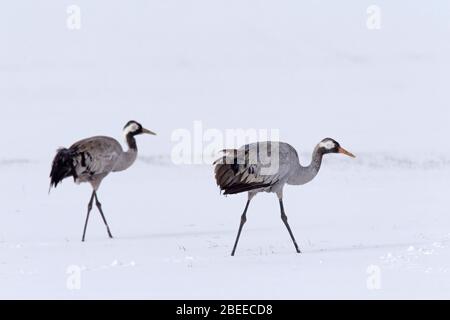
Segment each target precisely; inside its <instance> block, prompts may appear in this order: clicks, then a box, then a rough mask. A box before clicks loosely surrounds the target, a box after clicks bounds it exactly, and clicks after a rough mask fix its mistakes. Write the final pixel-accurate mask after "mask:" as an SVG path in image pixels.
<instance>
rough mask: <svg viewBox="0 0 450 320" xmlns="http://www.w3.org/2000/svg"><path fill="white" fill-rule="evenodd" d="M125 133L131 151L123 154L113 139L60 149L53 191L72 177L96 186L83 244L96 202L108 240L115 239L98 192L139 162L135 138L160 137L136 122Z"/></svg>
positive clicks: (52, 176) (100, 138)
mask: <svg viewBox="0 0 450 320" xmlns="http://www.w3.org/2000/svg"><path fill="white" fill-rule="evenodd" d="M123 130H124V134H125V138H126V142H127V144H128V150H127V151H123V149H122V147H121V145H120V143H119V142H118V141H117V140H115V139H113V138H110V137H104V136H96V137H91V138H87V139H84V140H81V141H78V142H76V143H74V144H73V145H72V146H71V147H70V148H69V149H67V148H60V149H58V151H57V154H56V156H55V158H54V160H53V164H52V170H51V173H50V188H52V187H55V188H56V187H57V186H58V184H59V183H60V182H62V181H63V180H64V179H65V178H69V177H72V178H73V179H74V181H75V183H77V184H79V183H83V182H88V183H90V184H91V186H92V189H93V191H92V196H91V199H90V201H89V204H88V212H87V217H86V222H85V225H84V231H83V238H82V240H81V241H83V242H84V241H85V237H86V229H87V225H88V222H89V215H90V213H91V210H92V204H93V202H94V199H95V204H96V206H97V208H98V210H99V211H100V214H101V216H102V219H103V222H104V223H105V226H106V230H107V231H108V236H109V237H110V238H112V237H113V236H112V234H111V231H110V229H109V226H108V223H107V222H106V218H105V215H104V214H103V210H102V205H101V203H100V202H99V200H98V196H97V191H98V189H99V187H100V184H101V183H102V181H103V179H104V178H105V177H106V176H107V175H108V174H110V173H111V172H119V171H124V170H127V169H128V168H129V167H131V165H133V163H134V162H135V161H136V158H137V154H138V149H137V144H136V139H135V136H137V135H140V134H151V135H156V134H155V133H154V132H152V131H150V130H147V129H145V128H143V127H142V125H141V124H139V123H138V122H136V121H129V122H128V123H127V124H126V125H125V127H124V129H123Z"/></svg>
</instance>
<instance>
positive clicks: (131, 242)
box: [0, 0, 450, 299]
mask: <svg viewBox="0 0 450 320" xmlns="http://www.w3.org/2000/svg"><path fill="white" fill-rule="evenodd" d="M376 2H377V3H375V4H376V5H378V6H379V8H380V9H381V15H382V16H381V17H382V20H381V21H382V22H381V23H382V28H381V29H380V30H369V29H367V27H366V19H367V13H366V10H367V8H368V7H369V5H373V4H374V3H373V2H372V1H359V0H358V1H357V0H352V1H345V2H344V3H343V2H339V1H331V0H330V1H312V0H311V1H296V0H282V1H276V2H275V1H273V2H270V1H256V0H226V1H225V0H195V1H181V0H168V1H153V0H152V1H130V2H129V3H127V4H124V3H123V1H106V0H99V1H95V2H93V1H88V0H74V1H71V2H70V3H64V2H63V3H62V2H61V1H56V0H54V1H45V2H39V3H38V2H36V1H32V0H23V1H12V2H9V3H7V4H6V3H5V4H2V5H1V9H2V10H0V39H1V41H2V43H3V44H2V50H0V116H1V119H2V122H1V125H0V136H1V139H0V150H1V151H0V177H1V179H0V192H1V194H2V196H1V201H0V298H63V299H67V298H75V299H78V298H180V299H196V298H202V299H215V298H221V299H238V298H247V299H258V298H261V299H263V298H264V299H275V298H286V299H298V298H369V299H372V298H373V299H379V298H450V208H449V206H448V194H449V192H450V179H449V178H450V146H449V143H448V137H449V136H450V129H449V126H448V122H449V119H450V108H449V107H448V106H449V101H450V99H449V90H448V83H449V74H450V63H449V62H450V58H449V57H450V45H449V43H448V41H447V39H448V36H449V33H450V19H449V12H450V3H449V2H448V1H444V0H442V1H438V0H435V1H431V2H430V3H427V4H426V5H425V4H423V2H422V1H406V0H403V1H395V2H393V1H385V0H383V1H381V0H380V1H376ZM69 4H75V5H78V6H79V7H80V9H81V14H82V16H81V17H82V18H81V23H82V28H81V30H79V31H70V30H68V29H67V27H66V18H67V13H66V9H67V6H68V5H69ZM130 119H135V120H138V121H140V122H142V123H143V124H144V125H145V126H146V127H148V128H149V129H151V130H154V131H156V132H157V133H158V136H156V137H139V141H138V145H139V148H140V151H141V157H140V158H139V160H138V162H137V163H136V164H135V166H134V167H133V168H132V169H130V170H129V171H127V172H124V173H121V174H113V175H111V176H109V177H108V178H107V179H106V180H105V182H104V184H103V185H102V188H101V190H100V192H99V197H100V200H101V201H102V203H103V207H104V210H105V213H106V216H107V218H108V221H109V224H110V226H111V229H112V232H113V234H114V235H115V239H113V240H109V239H107V236H106V231H105V230H104V226H103V224H102V222H101V219H100V216H99V214H98V213H97V211H94V214H93V215H92V218H91V223H90V225H89V229H88V236H87V242H86V243H81V241H80V240H81V235H82V228H83V224H84V219H85V214H86V206H87V202H88V200H89V195H90V188H89V186H87V185H83V186H76V185H74V184H73V183H72V182H71V181H69V180H67V181H66V182H65V183H63V185H62V186H61V187H59V188H58V189H56V190H52V192H51V193H50V195H49V194H48V185H49V179H48V174H49V170H50V163H51V160H52V157H53V156H54V153H55V150H56V148H57V147H59V146H68V145H70V144H71V143H72V142H74V141H76V140H78V139H80V138H84V137H88V136H91V135H96V134H104V135H110V136H113V137H117V138H120V134H121V132H120V131H121V128H122V127H123V125H124V124H125V123H126V122H127V121H128V120H130ZM197 120H198V121H201V123H202V124H203V126H204V128H205V129H211V128H212V129H219V130H225V129H236V128H254V129H279V130H280V138H281V139H282V140H283V141H287V142H289V143H291V144H292V145H293V146H295V147H296V148H298V149H299V150H300V152H301V154H302V162H303V163H304V164H306V163H307V162H308V157H309V155H310V151H309V152H308V150H311V149H312V148H313V147H314V145H315V144H316V143H317V142H318V141H320V139H322V138H325V137H327V136H330V137H333V138H335V139H336V140H338V141H339V142H341V143H342V145H343V146H344V147H345V148H347V149H348V150H349V151H351V152H353V153H355V154H356V155H357V156H358V157H357V159H355V160H353V159H350V158H344V157H340V156H337V155H332V156H329V157H328V158H327V159H326V161H325V163H324V165H323V168H322V170H321V172H320V173H319V176H318V177H317V178H316V179H315V180H314V181H313V182H311V183H310V184H308V185H306V186H303V187H287V188H286V190H285V206H286V212H287V215H288V217H289V219H290V224H291V227H292V228H293V231H294V233H295V235H296V237H297V240H298V242H299V244H300V246H301V248H302V250H303V254H302V255H298V254H295V252H294V248H293V245H292V243H291V241H290V238H289V235H288V233H287V231H286V230H285V227H284V225H283V224H282V222H281V219H280V214H279V208H278V202H277V200H276V198H275V197H274V196H273V195H270V194H261V195H258V197H257V198H255V200H254V201H253V202H252V204H251V207H250V209H249V214H248V219H249V220H248V223H247V225H246V226H245V230H244V232H243V235H242V238H241V241H240V245H239V248H238V252H237V256H236V257H234V258H232V257H230V252H231V249H232V244H233V242H234V239H235V236H236V232H237V228H238V224H239V219H240V215H241V213H242V210H243V209H244V206H245V201H246V197H245V195H239V196H232V197H231V196H230V197H228V198H225V197H223V196H221V195H220V194H219V190H218V188H217V187H216V185H215V181H214V178H213V170H212V166H210V165H207V164H204V165H175V164H173V163H172V162H171V161H170V154H171V150H172V148H173V147H174V142H173V141H171V136H172V134H173V132H174V130H176V129H180V128H181V129H188V130H191V131H193V126H194V121H197ZM78 275H79V276H80V277H78ZM78 280H79V281H78ZM78 284H79V285H80V286H79V287H78Z"/></svg>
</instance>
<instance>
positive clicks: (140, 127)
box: [123, 120, 143, 136]
mask: <svg viewBox="0 0 450 320" xmlns="http://www.w3.org/2000/svg"><path fill="white" fill-rule="evenodd" d="M133 124H135V125H136V127H137V130H135V131H132V132H129V133H128V135H131V136H136V135H139V134H142V133H143V131H142V129H143V127H142V125H141V124H140V123H139V122H137V121H134V120H131V121H128V123H127V124H126V125H125V127H123V129H124V130H125V129H126V128H127V127H128V126H131V125H133Z"/></svg>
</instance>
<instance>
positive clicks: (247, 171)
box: [214, 138, 355, 256]
mask: <svg viewBox="0 0 450 320" xmlns="http://www.w3.org/2000/svg"><path fill="white" fill-rule="evenodd" d="M223 153H224V155H223V156H222V157H221V158H220V159H218V160H217V161H215V162H214V166H215V169H214V171H215V178H216V182H217V185H218V186H219V187H220V189H221V191H223V192H224V193H223V194H224V195H229V194H237V193H242V192H248V200H247V204H246V206H245V209H244V213H243V214H242V217H241V223H240V226H239V231H238V234H237V237H236V242H235V244H234V247H233V252H232V253H231V255H232V256H234V255H235V253H236V248H237V245H238V242H239V238H240V236H241V232H242V229H243V227H244V224H245V223H246V222H247V210H248V207H249V205H250V201H251V200H252V199H253V197H254V196H255V195H256V194H257V193H259V192H270V193H276V195H277V196H278V199H279V202H280V210H281V219H282V221H283V223H284V225H285V226H286V228H287V230H288V232H289V235H290V237H291V239H292V241H293V242H294V246H295V249H296V250H297V253H301V251H300V249H299V247H298V244H297V241H296V240H295V237H294V234H293V233H292V230H291V227H290V226H289V223H288V218H287V216H286V213H285V211H284V205H283V188H284V186H285V185H286V184H288V185H304V184H306V183H308V182H310V181H311V180H313V179H314V177H315V176H316V175H317V174H318V173H319V170H320V167H321V165H322V158H323V156H324V155H325V154H329V153H341V154H344V155H347V156H350V157H352V158H354V157H355V156H354V155H353V154H352V153H350V152H348V151H347V150H345V149H344V148H342V147H341V146H340V144H339V143H338V142H336V141H335V140H333V139H331V138H326V139H323V140H322V141H321V142H320V143H319V144H318V145H317V146H316V148H315V149H314V152H313V155H312V161H311V164H310V165H309V166H307V167H304V166H302V165H301V164H300V161H299V157H298V153H297V151H296V150H295V149H294V148H293V147H292V146H291V145H289V144H287V143H284V142H273V141H266V142H258V143H252V144H248V145H245V146H243V147H241V148H240V149H228V150H223Z"/></svg>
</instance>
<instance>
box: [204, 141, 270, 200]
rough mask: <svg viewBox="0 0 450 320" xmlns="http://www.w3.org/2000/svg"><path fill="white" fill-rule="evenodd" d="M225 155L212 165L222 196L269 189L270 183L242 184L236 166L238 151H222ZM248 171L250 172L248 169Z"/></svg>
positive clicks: (238, 167) (238, 166)
mask: <svg viewBox="0 0 450 320" xmlns="http://www.w3.org/2000/svg"><path fill="white" fill-rule="evenodd" d="M222 152H223V153H224V154H225V155H224V156H223V157H221V158H220V159H218V160H216V161H215V162H214V163H213V165H214V166H215V170H214V171H215V178H216V182H217V185H218V186H219V187H220V190H221V191H223V194H224V195H229V194H238V193H242V192H247V191H251V190H256V189H263V188H267V187H270V185H271V184H270V183H268V184H267V183H261V182H243V181H241V179H240V178H241V177H240V176H239V175H240V174H241V173H242V172H240V169H241V168H240V165H239V164H238V150H234V149H228V150H222ZM249 170H252V168H251V167H250V168H249Z"/></svg>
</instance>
